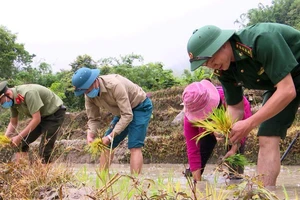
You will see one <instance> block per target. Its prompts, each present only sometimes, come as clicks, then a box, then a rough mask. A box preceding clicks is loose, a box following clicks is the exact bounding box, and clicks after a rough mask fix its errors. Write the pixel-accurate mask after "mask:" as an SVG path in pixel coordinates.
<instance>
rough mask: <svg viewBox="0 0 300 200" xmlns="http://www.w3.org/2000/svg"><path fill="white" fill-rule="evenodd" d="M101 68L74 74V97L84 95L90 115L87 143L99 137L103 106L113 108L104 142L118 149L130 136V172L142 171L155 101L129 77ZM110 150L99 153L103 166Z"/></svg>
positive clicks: (79, 70) (101, 165)
mask: <svg viewBox="0 0 300 200" xmlns="http://www.w3.org/2000/svg"><path fill="white" fill-rule="evenodd" d="M99 74H100V70H99V69H90V68H86V67H82V68H80V69H78V70H77V71H76V72H75V73H74V75H73V77H72V85H73V86H74V87H75V92H74V93H75V96H80V95H83V94H84V95H85V108H86V112H87V117H88V130H87V142H88V143H91V142H92V141H93V140H94V139H95V137H96V136H97V129H98V128H99V125H100V123H101V118H100V112H101V110H100V108H105V109H107V110H108V111H110V112H111V113H112V114H113V115H114V116H115V117H114V118H113V120H112V122H111V123H110V126H109V129H108V130H107V131H106V133H105V134H104V137H103V138H102V141H103V143H104V144H106V145H110V143H111V142H112V147H113V148H116V147H117V146H118V145H119V144H120V142H122V141H123V140H124V139H125V138H126V137H127V136H128V149H129V150H130V171H131V173H132V174H139V173H141V169H142V165H143V154H142V147H143V146H144V141H145V138H146V134H147V129H148V124H149V121H150V118H151V115H152V102H151V100H150V99H149V98H148V97H147V96H146V92H144V91H143V89H142V88H141V87H140V86H138V85H137V84H135V83H133V82H131V81H130V80H128V79H127V78H125V77H123V76H121V75H118V74H110V75H103V76H99ZM109 153H110V152H109V151H105V152H104V153H102V154H101V156H100V168H101V169H107V168H108V167H109V165H110V163H109V161H111V160H112V158H113V155H111V157H109Z"/></svg>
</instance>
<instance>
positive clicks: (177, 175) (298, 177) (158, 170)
mask: <svg viewBox="0 0 300 200" xmlns="http://www.w3.org/2000/svg"><path fill="white" fill-rule="evenodd" d="M84 166H86V167H87V169H88V171H89V172H90V173H95V175H96V172H95V170H96V169H97V168H98V165H97V164H93V165H87V164H76V165H74V170H75V171H76V170H79V169H80V168H82V167H84ZM215 167H216V165H214V164H208V165H207V166H206V168H205V171H204V174H203V177H204V179H205V180H204V181H201V182H199V183H198V184H197V187H198V188H199V189H204V188H205V185H206V183H207V182H210V183H215V181H216V180H217V187H220V188H221V187H222V188H224V186H225V185H226V183H225V182H227V183H228V184H235V183H238V182H239V181H228V180H226V179H225V178H224V177H222V176H221V175H220V176H217V178H216V176H215V174H214V168H215ZM255 168H256V166H254V165H253V166H246V167H245V175H249V176H255ZM110 170H111V172H113V173H116V172H118V173H121V174H129V173H130V169H129V165H128V164H112V166H111V169H110ZM142 171H143V173H142V176H143V177H145V178H149V179H152V180H157V178H158V177H159V178H164V179H168V178H170V177H171V178H172V180H173V181H174V182H179V183H181V184H182V186H183V187H188V186H187V180H186V178H185V177H184V175H183V171H184V165H183V164H145V165H143V170H142ZM283 186H284V188H285V190H286V192H287V194H288V197H289V199H296V197H300V166H281V171H280V175H279V177H278V179H277V186H276V188H270V190H271V191H272V192H273V193H275V194H276V196H277V197H278V198H279V199H282V200H283V199H285V194H284V188H283Z"/></svg>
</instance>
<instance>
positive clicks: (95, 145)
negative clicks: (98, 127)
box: [86, 138, 109, 158]
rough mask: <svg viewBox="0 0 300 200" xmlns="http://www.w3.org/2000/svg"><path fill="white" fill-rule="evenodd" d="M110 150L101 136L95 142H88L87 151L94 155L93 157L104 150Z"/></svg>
mask: <svg viewBox="0 0 300 200" xmlns="http://www.w3.org/2000/svg"><path fill="white" fill-rule="evenodd" d="M105 150H109V147H108V146H107V145H105V144H104V143H103V141H102V139H101V138H96V139H95V140H94V141H93V142H91V143H90V144H88V146H87V148H86V151H87V152H88V153H90V154H91V155H92V157H93V158H95V157H97V156H99V155H100V154H101V153H102V152H103V151H105Z"/></svg>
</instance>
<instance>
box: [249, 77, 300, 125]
mask: <svg viewBox="0 0 300 200" xmlns="http://www.w3.org/2000/svg"><path fill="white" fill-rule="evenodd" d="M275 87H276V88H277V89H276V91H275V92H274V94H273V95H272V97H271V98H270V99H269V100H268V101H267V102H266V103H265V105H264V106H263V107H262V108H261V109H259V111H258V112H256V113H255V114H254V115H252V116H251V117H249V118H248V119H247V120H248V122H249V123H250V125H251V127H252V128H254V127H256V126H258V125H259V124H261V123H262V122H264V121H266V120H268V119H270V118H271V117H274V116H275V115H276V114H278V113H279V112H280V111H282V110H283V109H284V108H285V107H286V106H287V105H288V104H289V103H290V102H291V101H292V100H293V99H294V98H295V97H296V90H295V85H294V82H293V79H292V77H291V74H288V75H287V76H286V77H285V78H283V79H282V80H281V81H280V82H279V83H278V84H277V85H276V86H275Z"/></svg>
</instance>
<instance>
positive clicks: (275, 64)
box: [187, 23, 300, 186]
mask: <svg viewBox="0 0 300 200" xmlns="http://www.w3.org/2000/svg"><path fill="white" fill-rule="evenodd" d="M187 52H188V55H189V58H190V63H191V70H192V71H193V70H196V69H197V68H198V67H200V66H206V67H208V68H211V69H214V71H215V74H216V75H217V76H218V79H219V80H220V82H221V84H222V87H223V88H224V92H225V98H226V102H227V104H228V111H229V112H230V113H231V114H232V116H233V117H234V119H237V120H239V121H237V122H236V123H234V124H233V127H232V130H231V134H230V141H231V142H232V143H233V144H236V143H238V142H239V141H240V140H241V139H242V138H243V137H245V136H247V135H248V134H249V133H250V131H251V130H253V129H254V128H255V127H257V126H259V129H258V133H257V135H258V138H259V152H258V160H257V172H258V174H259V175H263V176H262V181H263V184H264V186H275V185H276V180H277V177H278V175H279V172H280V165H281V164H280V149H279V144H280V139H284V138H285V137H286V132H287V129H288V128H289V127H290V126H291V124H292V123H293V121H294V119H295V115H296V113H297V110H298V107H299V104H300V95H299V94H300V93H299V91H300V76H299V75H300V65H299V62H300V31H299V30H296V29H295V28H293V27H291V26H287V25H284V24H278V23H258V24H255V25H252V26H249V27H246V28H244V29H241V30H240V31H238V32H236V31H234V30H222V29H220V28H219V27H216V26H213V25H207V26H203V27H201V28H199V29H197V30H196V31H194V33H193V34H192V36H191V37H190V39H189V41H188V44H187ZM243 88H248V89H257V90H265V91H266V92H265V93H264V99H263V106H262V107H261V108H260V110H258V111H257V112H256V113H255V114H254V115H252V116H251V117H249V118H247V119H245V120H240V119H242V115H243Z"/></svg>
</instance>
